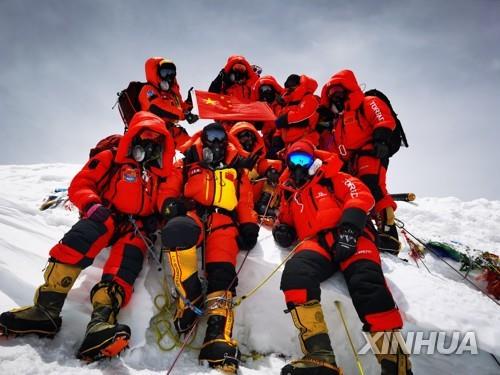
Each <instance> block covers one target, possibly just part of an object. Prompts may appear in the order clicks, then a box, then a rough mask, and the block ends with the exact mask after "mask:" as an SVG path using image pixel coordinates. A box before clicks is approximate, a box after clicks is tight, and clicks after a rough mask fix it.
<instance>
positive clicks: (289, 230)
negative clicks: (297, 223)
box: [273, 224, 297, 247]
mask: <svg viewBox="0 0 500 375" xmlns="http://www.w3.org/2000/svg"><path fill="white" fill-rule="evenodd" d="M273 237H274V240H275V241H276V243H277V244H278V245H279V246H281V247H290V246H291V245H292V244H293V243H294V242H295V240H296V239H297V232H296V231H295V228H294V227H292V226H290V225H288V224H278V225H276V226H275V227H274V228H273Z"/></svg>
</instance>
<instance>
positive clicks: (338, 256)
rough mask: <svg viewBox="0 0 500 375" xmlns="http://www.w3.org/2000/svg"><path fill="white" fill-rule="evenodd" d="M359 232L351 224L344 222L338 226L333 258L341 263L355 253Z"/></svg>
mask: <svg viewBox="0 0 500 375" xmlns="http://www.w3.org/2000/svg"><path fill="white" fill-rule="evenodd" d="M358 237H359V232H358V231H357V230H356V228H355V227H354V226H352V225H349V224H344V225H342V226H340V227H339V228H337V231H336V235H335V243H334V244H333V247H332V253H333V260H334V261H335V262H337V263H341V262H343V261H344V260H346V259H347V258H349V257H351V256H352V255H354V253H355V252H356V245H357V243H358Z"/></svg>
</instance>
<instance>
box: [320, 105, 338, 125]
mask: <svg viewBox="0 0 500 375" xmlns="http://www.w3.org/2000/svg"><path fill="white" fill-rule="evenodd" d="M316 112H318V114H319V121H320V122H331V121H333V119H334V118H335V116H334V113H333V112H332V110H331V109H330V108H326V107H323V106H321V107H318V109H317V110H316Z"/></svg>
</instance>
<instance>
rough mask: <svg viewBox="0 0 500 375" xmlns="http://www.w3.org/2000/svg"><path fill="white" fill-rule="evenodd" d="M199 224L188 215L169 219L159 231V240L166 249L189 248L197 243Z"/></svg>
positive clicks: (199, 231) (199, 232)
mask: <svg viewBox="0 0 500 375" xmlns="http://www.w3.org/2000/svg"><path fill="white" fill-rule="evenodd" d="M200 234H201V228H200V226H199V225H198V224H197V223H196V222H195V221H194V219H192V218H191V217H189V216H177V217H174V218H172V219H170V220H169V221H168V222H167V224H166V225H165V226H164V227H163V229H162V231H161V240H162V244H163V246H164V247H166V248H168V249H189V248H191V247H193V246H195V245H196V244H197V243H198V237H199V236H200Z"/></svg>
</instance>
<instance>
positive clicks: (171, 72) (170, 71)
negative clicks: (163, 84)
mask: <svg viewBox="0 0 500 375" xmlns="http://www.w3.org/2000/svg"><path fill="white" fill-rule="evenodd" d="M158 74H159V76H160V78H161V79H162V80H166V79H168V78H174V77H175V75H176V74H177V72H176V70H175V68H172V67H160V69H159V70H158Z"/></svg>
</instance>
